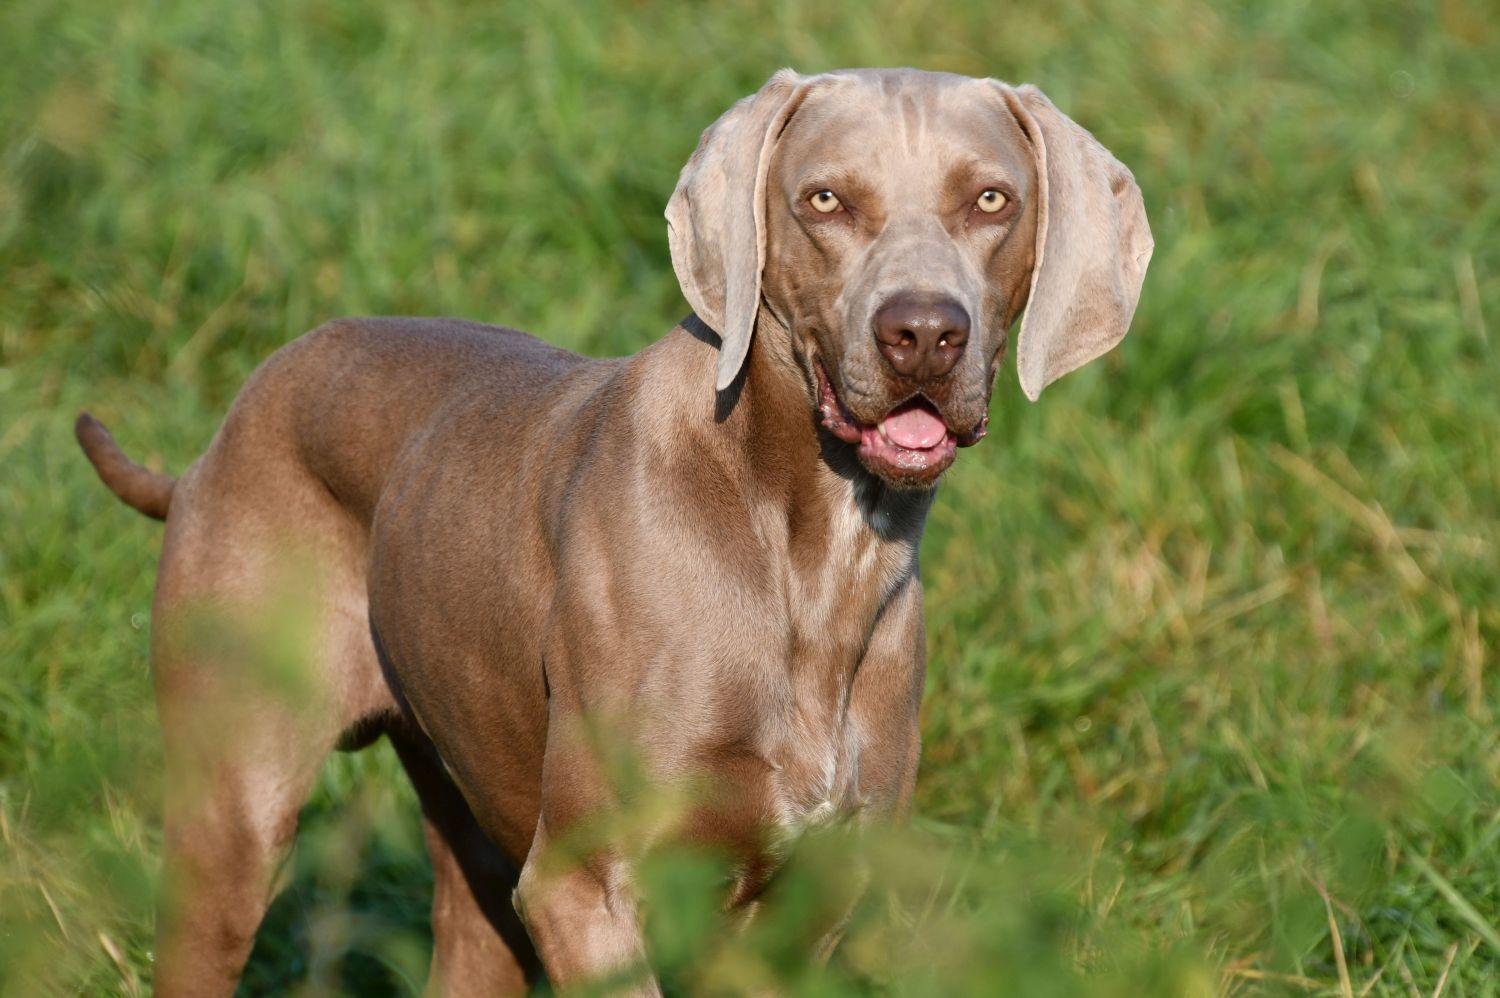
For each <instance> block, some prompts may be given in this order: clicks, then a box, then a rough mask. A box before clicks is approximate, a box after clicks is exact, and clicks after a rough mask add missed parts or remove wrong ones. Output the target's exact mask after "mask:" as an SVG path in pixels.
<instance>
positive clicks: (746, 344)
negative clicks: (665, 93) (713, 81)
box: [667, 69, 809, 391]
mask: <svg viewBox="0 0 1500 998" xmlns="http://www.w3.org/2000/svg"><path fill="white" fill-rule="evenodd" d="M808 82H809V80H808V79H807V78H804V77H802V76H800V75H798V74H797V73H795V72H793V71H792V70H790V69H783V70H781V71H780V72H778V73H777V74H776V75H775V76H772V77H771V79H770V80H768V81H767V82H766V85H765V86H763V87H761V88H760V90H759V91H758V92H757V93H755V94H754V95H752V96H750V97H746V98H744V99H743V100H741V101H739V102H738V103H736V104H735V105H734V106H733V107H731V108H730V109H729V110H728V111H726V112H724V115H723V116H722V117H721V118H719V120H718V121H716V122H714V123H713V124H712V125H710V126H709V127H708V129H707V130H705V131H704V133H703V137H702V138H701V139H699V141H698V148H697V150H696V151H694V153H693V155H692V158H691V159H689V160H688V162H687V166H685V167H683V168H682V176H681V177H680V178H679V179H678V181H677V190H676V191H674V192H673V193H672V200H671V201H669V202H668V203H667V238H668V241H669V243H670V244H671V248H672V269H673V270H674V271H676V272H677V283H678V284H680V285H681V286H682V294H683V297H685V298H687V300H688V304H689V305H691V306H692V307H693V312H694V313H695V314H696V315H697V316H698V318H699V319H701V320H702V321H703V322H704V323H706V324H707V325H708V326H709V327H711V328H712V329H713V330H714V332H716V333H718V334H719V340H720V343H719V367H718V374H717V377H716V378H715V387H716V388H718V389H719V390H720V391H722V390H724V389H725V388H728V387H729V386H730V385H731V384H733V383H734V379H735V378H736V377H738V375H739V373H740V368H741V367H742V366H743V365H744V363H745V356H746V355H747V354H748V353H749V352H750V337H751V334H753V333H754V332H755V317H756V314H757V313H758V312H759V311H760V273H761V270H762V269H763V268H764V267H765V265H766V190H765V188H766V171H767V170H768V169H769V167H770V161H771V151H772V150H773V149H774V148H775V146H776V139H777V138H778V137H779V136H780V135H781V131H782V129H783V128H785V127H786V123H787V120H788V119H789V118H790V117H791V116H792V113H793V112H794V111H795V110H796V109H797V105H798V104H799V103H801V100H802V97H803V95H804V94H805V93H806V90H807V84H808Z"/></svg>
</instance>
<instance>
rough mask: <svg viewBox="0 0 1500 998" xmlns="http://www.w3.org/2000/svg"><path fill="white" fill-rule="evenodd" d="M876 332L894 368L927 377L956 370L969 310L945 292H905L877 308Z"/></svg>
mask: <svg viewBox="0 0 1500 998" xmlns="http://www.w3.org/2000/svg"><path fill="white" fill-rule="evenodd" d="M874 327H875V328H874V333H875V340H876V343H877V345H878V346H879V348H880V352H881V353H883V354H884V355H885V359H886V361H887V362H888V363H889V365H890V367H891V369H892V370H893V371H894V372H895V373H896V374H898V375H900V376H902V377H905V378H913V379H917V380H927V379H929V378H936V377H941V376H943V375H945V374H947V373H948V372H949V371H951V370H953V368H954V366H955V365H956V364H957V363H958V358H959V355H960V354H962V353H963V351H964V347H965V344H966V343H967V342H968V339H969V314H968V312H967V311H965V310H964V308H963V307H962V306H961V305H959V304H958V303H957V302H956V301H954V300H953V299H951V298H948V297H945V296H934V295H928V294H921V293H906V294H900V295H896V296H894V297H892V298H890V299H888V300H887V301H886V302H885V304H884V305H882V306H881V307H880V309H879V310H877V312H876V314H875V321H874Z"/></svg>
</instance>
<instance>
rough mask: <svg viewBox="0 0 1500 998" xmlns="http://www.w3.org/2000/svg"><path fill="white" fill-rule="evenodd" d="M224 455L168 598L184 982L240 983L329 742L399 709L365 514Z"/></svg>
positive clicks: (190, 496) (192, 987) (164, 940)
mask: <svg viewBox="0 0 1500 998" xmlns="http://www.w3.org/2000/svg"><path fill="white" fill-rule="evenodd" d="M213 460H214V455H213V454H212V453H210V455H209V456H208V457H207V458H205V462H204V464H202V465H200V466H199V467H197V468H195V469H193V471H191V472H190V473H189V474H187V475H184V477H183V479H182V480H181V481H180V482H179V483H178V486H177V490H176V492H175V493H174V495H173V501H172V508H171V512H170V514H169V516H168V521H167V536H166V539H165V546H164V550H163V555H162V563H161V568H160V571H159V573H158V578H157V590H156V603H155V608H154V611H153V626H152V643H153V672H154V677H155V684H156V697H157V708H158V712H159V714H160V717H161V723H162V736H163V747H164V752H165V764H166V774H165V775H166V787H165V807H166V814H165V822H164V859H163V891H162V895H161V902H160V906H159V910H158V921H157V953H156V981H155V986H156V992H157V993H158V994H161V995H167V996H172V995H193V996H197V995H227V994H230V993H232V992H233V990H234V988H235V985H236V983H237V982H238V980H239V978H240V975H241V973H242V971H243V968H244V963H245V960H246V958H247V957H248V956H249V953H250V950H251V947H252V945H253V943H254V939H255V933H256V930H257V929H258V928H259V926H260V922H261V919H262V917H263V916H264V914H265V912H266V909H267V907H268V905H269V904H270V902H271V900H272V898H273V896H274V895H275V893H276V890H277V889H278V888H279V887H280V886H281V885H280V883H279V880H280V874H281V872H282V868H283V866H284V864H285V860H286V859H287V857H288V855H289V852H290V848H291V845H292V841H293V838H294V836H295V833H296V828H297V818H298V812H299V811H300V810H301V808H302V805H303V804H304V803H305V801H306V798H307V796H308V794H309V793H310V791H311V790H312V787H313V784H314V781H315V780H316V777H317V774H318V770H319V768H320V766H321V764H322V762H323V760H324V758H325V757H326V756H327V754H328V752H329V751H330V750H331V749H332V748H334V747H335V746H336V745H339V744H340V743H345V744H347V743H349V742H351V741H354V740H359V741H363V740H367V737H368V733H369V732H370V731H371V730H372V728H373V729H378V727H379V722H380V719H381V717H382V716H383V715H389V714H393V713H394V701H393V700H392V699H391V698H390V693H389V690H388V689H387V688H386V687H385V684H384V680H383V678H382V677H381V675H380V670H379V664H378V662H377V661H376V658H375V652H374V647H373V644H372V642H371V640H370V636H369V630H368V624H367V614H368V610H367V605H366V599H365V582H364V543H363V533H362V530H361V528H360V527H359V526H358V525H357V524H355V523H354V522H353V521H352V520H351V519H350V518H349V517H348V516H347V514H345V513H344V512H343V510H342V509H341V508H340V507H338V506H337V504H336V503H334V502H333V500H332V498H331V497H330V496H328V494H327V492H326V490H325V489H321V486H319V485H318V484H317V483H315V482H311V481H309V480H308V479H307V477H306V476H305V475H304V474H302V473H300V470H299V469H297V468H296V467H293V466H285V467H282V466H278V467H273V468H269V469H267V468H264V467H262V468H261V469H260V474H259V475H258V477H257V479H256V480H254V481H249V482H247V481H244V480H240V479H236V478H233V477H232V476H231V475H229V474H227V473H225V472H223V471H221V470H219V468H217V467H215V466H214V465H213V464H212V462H213ZM205 465H206V467H205Z"/></svg>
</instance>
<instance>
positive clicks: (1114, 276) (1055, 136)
mask: <svg viewBox="0 0 1500 998" xmlns="http://www.w3.org/2000/svg"><path fill="white" fill-rule="evenodd" d="M1000 88H1001V90H1002V91H1003V92H1004V94H1005V101H1006V104H1007V105H1009V107H1010V110H1011V113H1012V114H1014V115H1015V117H1016V120H1017V121H1018V122H1019V123H1020V125H1021V128H1022V130H1023V131H1025V132H1026V135H1027V137H1028V138H1030V140H1031V145H1032V150H1033V155H1034V156H1035V157H1036V175H1037V193H1038V203H1037V219H1036V256H1035V263H1034V265H1033V267H1032V271H1031V295H1030V297H1029V298H1028V299H1027V304H1026V314H1025V316H1024V317H1023V318H1022V319H1021V334H1020V337H1019V342H1018V344H1017V347H1016V372H1017V373H1018V374H1019V375H1020V378H1021V390H1022V391H1024V392H1025V393H1026V397H1027V398H1029V399H1031V401H1033V402H1035V401H1036V400H1037V397H1038V396H1040V395H1041V394H1042V389H1043V388H1046V387H1047V386H1048V385H1050V384H1051V383H1052V382H1054V381H1056V380H1057V379H1058V378H1060V377H1062V376H1063V375H1064V374H1067V373H1068V372H1069V371H1073V370H1076V369H1077V368H1079V367H1082V366H1083V365H1084V364H1087V363H1088V362H1089V361H1091V360H1093V359H1094V358H1095V357H1098V356H1099V355H1100V354H1103V353H1105V352H1106V351H1108V350H1109V349H1110V348H1111V347H1113V346H1114V345H1115V344H1116V343H1118V342H1120V340H1122V339H1124V338H1125V332H1126V330H1128V329H1129V328H1130V317H1131V316H1132V315H1133V314H1135V306H1136V302H1137V301H1138V300H1139V299H1140V296H1141V282H1142V281H1143V280H1144V279H1145V276H1146V264H1147V263H1148V262H1149V261H1150V260H1151V248H1152V246H1153V243H1152V240H1151V227H1150V226H1149V225H1148V224H1147V222H1146V206H1145V204H1144V203H1143V202H1142V200H1141V189H1140V188H1139V187H1137V186H1136V183H1135V178H1134V177H1133V176H1131V174H1130V171H1129V170H1128V169H1126V168H1125V166H1124V164H1122V163H1121V162H1120V161H1119V160H1117V159H1115V158H1114V157H1113V156H1112V155H1110V152H1109V150H1108V149H1105V148H1104V147H1103V146H1102V145H1100V144H1099V141H1098V140H1097V139H1095V138H1094V137H1093V136H1092V135H1090V134H1089V133H1088V132H1086V131H1084V130H1083V129H1082V128H1080V127H1078V125H1076V124H1074V123H1073V121H1072V120H1071V119H1070V118H1068V116H1067V115H1065V114H1063V113H1062V112H1061V111H1059V110H1058V109H1057V108H1056V107H1054V106H1053V104H1052V102H1051V101H1050V100H1048V99H1047V96H1046V94H1044V93H1042V92H1041V91H1040V90H1038V89H1037V88H1036V87H1033V86H1031V85H1029V84H1028V85H1026V86H1022V87H1011V86H1009V85H1007V84H1003V83H1002V84H1000Z"/></svg>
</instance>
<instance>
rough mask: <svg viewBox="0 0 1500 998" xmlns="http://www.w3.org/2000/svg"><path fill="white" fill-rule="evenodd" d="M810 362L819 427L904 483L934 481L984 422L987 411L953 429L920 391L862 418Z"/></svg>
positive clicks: (865, 462)
mask: <svg viewBox="0 0 1500 998" xmlns="http://www.w3.org/2000/svg"><path fill="white" fill-rule="evenodd" d="M815 367H816V369H817V375H818V412H819V414H820V415H821V416H822V423H823V426H824V428H825V429H827V430H828V432H829V433H832V434H833V435H834V436H835V437H837V438H838V439H840V440H842V441H843V442H844V443H846V444H851V445H853V446H854V448H855V453H856V454H857V455H858V456H859V460H860V463H862V464H863V465H864V466H865V467H866V468H868V469H869V470H870V471H871V472H873V473H874V474H876V475H879V476H880V477H881V478H884V479H887V480H889V481H892V482H895V483H898V484H906V485H925V484H929V483H931V482H933V481H935V480H936V479H937V477H938V476H939V475H941V474H942V473H943V472H944V471H946V470H947V469H948V466H949V465H951V464H952V463H953V459H954V457H955V456H956V455H957V453H958V448H959V447H969V446H972V445H973V444H976V443H978V442H979V440H980V439H981V438H982V437H983V436H984V435H985V432H986V430H987V428H988V424H989V417H988V416H986V417H984V418H983V419H981V420H980V422H979V423H978V425H976V426H975V427H974V428H972V429H971V430H968V431H966V432H964V433H957V432H955V431H954V430H953V429H952V428H950V427H949V426H948V423H947V420H945V419H944V418H943V414H942V413H941V412H940V411H939V410H938V407H937V406H936V405H934V404H933V403H932V402H931V400H929V399H928V398H926V397H925V396H923V395H916V396H913V397H912V398H910V399H907V400H906V401H905V402H902V403H901V404H900V405H898V406H896V407H895V408H893V409H891V411H890V412H888V413H886V414H885V416H884V417H883V418H881V419H880V420H879V421H878V422H876V423H865V422H861V421H860V420H859V419H857V418H856V417H855V416H854V414H853V413H852V412H850V411H849V408H848V407H847V406H845V405H844V402H843V400H842V399H840V398H839V395H838V392H837V391H836V390H835V389H834V387H833V381H832V380H831V379H830V378H829V377H828V372H827V371H826V370H824V368H823V364H822V362H821V361H819V362H818V363H817V364H816V365H815Z"/></svg>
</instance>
